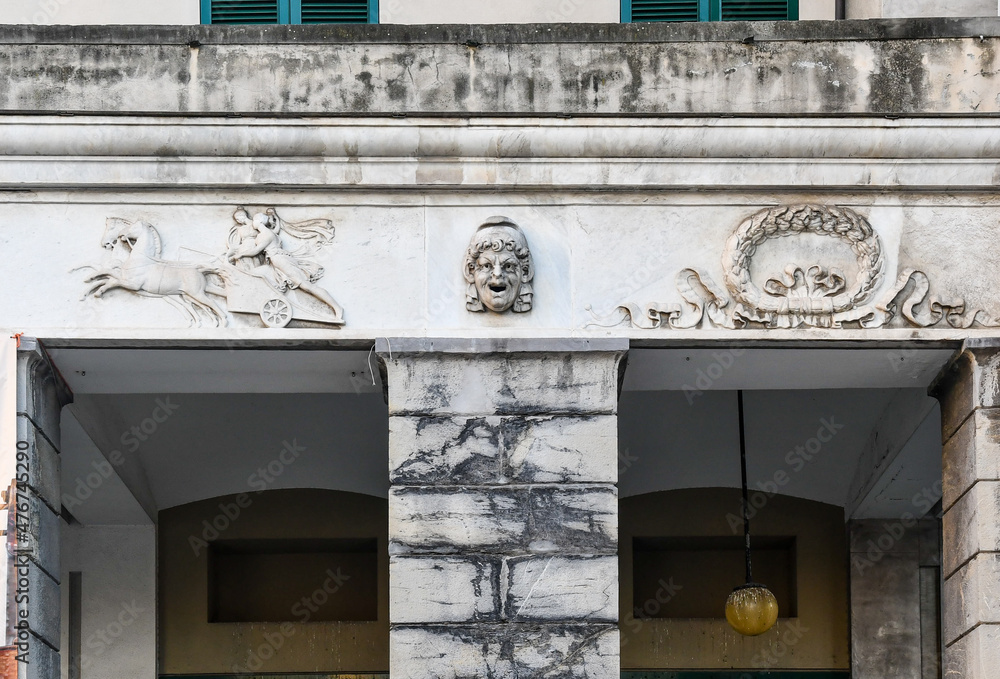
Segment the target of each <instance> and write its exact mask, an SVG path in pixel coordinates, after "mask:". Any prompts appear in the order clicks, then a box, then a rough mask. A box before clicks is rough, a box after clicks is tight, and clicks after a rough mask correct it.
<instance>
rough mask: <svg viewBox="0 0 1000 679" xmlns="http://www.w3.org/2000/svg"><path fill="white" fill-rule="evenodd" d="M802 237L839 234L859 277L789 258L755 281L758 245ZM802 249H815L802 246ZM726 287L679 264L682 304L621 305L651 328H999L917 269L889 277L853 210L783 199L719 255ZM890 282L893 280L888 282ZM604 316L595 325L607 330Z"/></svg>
mask: <svg viewBox="0 0 1000 679" xmlns="http://www.w3.org/2000/svg"><path fill="white" fill-rule="evenodd" d="M802 234H812V235H816V236H824V237H828V238H832V239H835V240H837V241H840V243H841V245H842V247H843V248H845V249H846V251H847V252H849V253H850V254H851V255H853V257H854V259H855V260H856V262H857V269H858V273H857V275H856V276H855V277H854V278H853V280H848V277H847V276H846V275H845V274H844V272H843V271H841V270H839V269H837V268H835V267H833V266H829V265H827V264H824V263H822V262H808V263H806V264H801V263H798V262H793V263H791V264H789V265H788V266H787V267H786V268H785V270H784V272H783V273H782V274H780V275H779V277H778V278H771V279H768V280H767V281H765V282H764V284H763V286H760V285H758V284H757V283H756V282H755V281H754V280H753V276H752V274H751V271H752V262H753V258H754V255H755V254H756V253H757V250H758V248H759V247H760V246H761V245H762V244H763V243H764V242H765V241H767V240H771V239H778V238H781V239H783V238H789V237H791V238H794V237H795V236H799V235H802ZM796 255H797V256H809V251H808V250H807V249H803V250H801V251H800V252H797V253H796ZM722 268H723V271H724V274H725V278H724V281H725V288H722V287H720V286H719V285H717V284H716V283H715V281H713V280H712V278H711V276H710V275H709V274H708V273H707V272H706V271H703V270H701V269H696V268H687V269H682V270H681V271H680V272H678V274H677V279H676V280H677V283H676V284H677V291H678V293H679V294H680V297H681V299H682V300H683V303H675V302H653V303H650V304H637V303H635V302H623V303H622V304H620V305H619V306H618V311H619V312H621V314H622V316H620V317H619V319H618V321H616V322H615V324H617V322H621V321H624V320H627V321H628V322H629V323H630V324H631V325H632V326H633V327H636V328H643V329H647V330H649V329H654V328H673V329H691V328H725V329H736V328H745V327H757V328H785V329H789V328H799V327H812V328H840V327H843V325H844V324H845V323H847V324H855V325H856V326H858V327H861V328H882V327H887V326H889V325H890V324H891V323H893V322H894V321H895V322H896V324H898V325H903V326H909V327H917V328H927V327H931V326H934V325H937V324H938V323H940V322H942V321H943V322H945V323H947V324H948V325H949V326H951V327H953V328H968V327H972V326H974V325H979V326H989V327H996V326H997V325H1000V321H998V320H997V319H994V318H992V317H990V316H989V315H988V314H987V313H986V312H984V311H983V310H981V309H968V308H966V304H965V301H964V300H962V299H957V298H945V297H941V296H939V295H937V294H934V293H932V292H931V284H930V280H929V278H928V276H927V274H926V273H924V272H923V271H920V270H918V269H906V270H904V271H901V272H900V273H899V275H898V277H897V279H896V281H895V282H894V283H892V284H891V285H890V284H889V283H888V282H886V280H885V278H886V274H885V256H884V254H883V246H882V241H881V239H880V238H879V235H878V233H877V232H876V231H875V230H874V229H873V228H872V226H871V224H869V223H868V220H867V219H865V218H864V217H863V216H861V215H860V214H858V213H857V212H855V211H854V210H851V209H848V208H840V207H833V206H824V205H782V206H778V207H774V208H768V209H764V210H760V211H759V212H756V213H754V214H753V215H750V216H749V217H747V218H746V219H744V220H743V222H742V223H741V224H740V225H739V226H738V227H737V228H736V230H735V231H734V232H733V234H732V235H731V236H730V237H729V240H728V242H727V243H726V247H725V250H724V251H723V255H722ZM883 283H886V284H885V285H883ZM604 320H610V319H599V320H598V322H596V323H594V324H595V325H601V326H604V327H609V326H608V325H607V324H606V323H604V322H603V321H604Z"/></svg>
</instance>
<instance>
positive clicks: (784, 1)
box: [722, 0, 798, 21]
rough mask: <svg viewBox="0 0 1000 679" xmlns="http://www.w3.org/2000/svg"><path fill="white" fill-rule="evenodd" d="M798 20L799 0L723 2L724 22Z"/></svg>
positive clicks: (723, 0)
mask: <svg viewBox="0 0 1000 679" xmlns="http://www.w3.org/2000/svg"><path fill="white" fill-rule="evenodd" d="M797 18H798V2H797V0H722V20H723V21H784V20H786V19H797Z"/></svg>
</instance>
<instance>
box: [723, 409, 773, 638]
mask: <svg viewBox="0 0 1000 679" xmlns="http://www.w3.org/2000/svg"><path fill="white" fill-rule="evenodd" d="M736 398H737V408H738V410H739V416H740V465H741V469H742V471H743V537H744V542H745V549H746V560H747V582H746V584H745V585H740V586H739V587H737V588H735V589H734V590H733V592H732V594H730V595H729V599H727V600H726V620H727V621H728V622H729V625H730V626H731V627H732V628H733V629H734V630H736V631H737V632H739V633H740V634H742V635H744V636H748V637H754V636H757V635H758V634H763V633H764V632H766V631H768V630H769V629H771V628H772V627H774V623H775V622H777V621H778V600H777V599H775V598H774V594H772V593H771V590H769V589H768V588H767V587H766V586H764V585H760V584H757V583H755V582H754V581H753V568H752V566H751V564H750V509H749V503H748V501H747V443H746V431H745V429H744V425H743V390H742V389H741V390H740V391H738V392H736Z"/></svg>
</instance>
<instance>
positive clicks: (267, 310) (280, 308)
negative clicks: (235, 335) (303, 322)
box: [260, 297, 292, 328]
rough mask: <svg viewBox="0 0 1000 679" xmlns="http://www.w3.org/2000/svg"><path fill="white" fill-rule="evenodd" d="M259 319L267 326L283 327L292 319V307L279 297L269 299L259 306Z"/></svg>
mask: <svg viewBox="0 0 1000 679" xmlns="http://www.w3.org/2000/svg"><path fill="white" fill-rule="evenodd" d="M260 319H261V320H262V321H264V325H266V326H267V327H269V328H284V327H285V326H286V325H288V322H289V321H291V320H292V307H291V305H289V304H288V302H286V301H285V300H283V299H281V298H280V297H275V298H273V299H269V300H267V301H266V302H264V304H263V306H261V309H260Z"/></svg>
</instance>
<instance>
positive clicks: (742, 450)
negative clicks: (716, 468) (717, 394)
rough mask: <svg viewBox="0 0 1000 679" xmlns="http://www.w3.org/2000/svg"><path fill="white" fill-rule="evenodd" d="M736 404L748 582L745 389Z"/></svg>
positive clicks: (748, 528)
mask: <svg viewBox="0 0 1000 679" xmlns="http://www.w3.org/2000/svg"><path fill="white" fill-rule="evenodd" d="M736 406H737V409H738V411H739V416H740V470H741V471H742V473H743V538H744V541H745V543H746V556H747V584H748V585H749V584H750V583H752V582H753V568H752V567H751V565H750V503H749V501H748V499H747V437H746V431H745V430H744V425H743V390H742V389H740V390H738V391H737V392H736Z"/></svg>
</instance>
